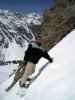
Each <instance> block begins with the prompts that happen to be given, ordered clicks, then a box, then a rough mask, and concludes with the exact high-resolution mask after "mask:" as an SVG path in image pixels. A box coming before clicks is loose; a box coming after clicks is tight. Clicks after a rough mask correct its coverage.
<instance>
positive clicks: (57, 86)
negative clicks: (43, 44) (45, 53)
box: [0, 30, 75, 100]
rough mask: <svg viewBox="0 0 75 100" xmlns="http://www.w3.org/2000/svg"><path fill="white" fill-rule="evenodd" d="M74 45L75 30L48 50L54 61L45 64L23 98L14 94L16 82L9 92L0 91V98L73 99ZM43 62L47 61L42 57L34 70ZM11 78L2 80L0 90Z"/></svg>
mask: <svg viewBox="0 0 75 100" xmlns="http://www.w3.org/2000/svg"><path fill="white" fill-rule="evenodd" d="M74 45H75V30H73V31H72V32H71V33H70V34H69V35H67V36H66V37H65V38H64V39H63V40H62V41H60V42H59V43H58V44H57V45H56V46H55V47H54V48H53V49H52V50H51V51H49V54H51V56H52V57H53V58H54V62H53V63H52V64H48V65H47V66H46V68H45V69H44V70H43V72H42V73H41V75H40V76H39V77H38V78H37V80H36V81H35V82H34V83H33V84H32V85H31V86H30V88H29V89H28V90H27V92H26V95H25V96H24V97H23V98H20V97H19V96H17V95H16V91H17V89H18V88H19V87H18V83H17V84H16V86H15V87H14V88H13V89H12V90H11V91H10V92H9V93H7V94H6V93H4V92H0V97H1V100H10V99H11V100H16V99H17V100H33V99H34V100H41V99H43V100H75V85H74V84H75V78H74V76H75V61H74V59H75V55H74V52H75V46H74ZM45 63H47V60H45V59H43V58H42V59H41V60H40V62H39V63H38V64H37V69H36V72H38V70H39V69H40V68H41V67H42V66H43V65H44V64H45ZM12 78H13V77H12ZM12 78H10V79H9V80H7V81H6V82H4V83H3V84H2V85H1V87H0V90H2V91H3V89H4V88H6V87H7V86H8V85H9V84H10V83H11V80H12ZM4 95H5V96H4Z"/></svg>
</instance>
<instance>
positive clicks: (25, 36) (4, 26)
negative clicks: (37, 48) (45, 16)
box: [0, 10, 41, 48]
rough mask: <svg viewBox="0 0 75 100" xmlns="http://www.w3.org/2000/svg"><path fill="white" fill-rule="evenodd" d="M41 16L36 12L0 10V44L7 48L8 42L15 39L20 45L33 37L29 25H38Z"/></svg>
mask: <svg viewBox="0 0 75 100" xmlns="http://www.w3.org/2000/svg"><path fill="white" fill-rule="evenodd" d="M40 18H41V16H40V15H39V14H36V13H31V14H27V15H25V14H22V13H18V12H11V11H8V10H0V46H2V47H4V48H8V46H9V43H10V42H12V41H13V40H15V41H16V43H17V44H19V45H20V46H21V47H23V46H24V44H25V41H29V40H31V39H33V38H35V37H34V35H33V33H32V30H31V28H30V25H33V24H34V25H40V24H41V20H40Z"/></svg>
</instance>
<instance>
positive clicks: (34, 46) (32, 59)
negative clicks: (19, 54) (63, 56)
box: [19, 37, 53, 87]
mask: <svg viewBox="0 0 75 100" xmlns="http://www.w3.org/2000/svg"><path fill="white" fill-rule="evenodd" d="M41 45H42V41H41V37H38V38H37V39H36V40H35V41H31V42H30V43H29V45H28V48H27V50H26V51H25V56H24V60H25V61H26V62H27V64H26V65H25V71H24V74H23V76H22V77H21V79H20V81H19V86H20V87H26V84H25V83H26V81H27V79H28V78H29V76H30V75H32V74H33V73H34V72H35V68H36V64H37V63H38V61H39V60H40V58H41V57H44V58H46V59H48V60H49V61H50V63H52V62H53V59H52V58H51V57H50V56H49V55H48V53H47V52H46V51H45V50H44V49H43V48H42V47H41Z"/></svg>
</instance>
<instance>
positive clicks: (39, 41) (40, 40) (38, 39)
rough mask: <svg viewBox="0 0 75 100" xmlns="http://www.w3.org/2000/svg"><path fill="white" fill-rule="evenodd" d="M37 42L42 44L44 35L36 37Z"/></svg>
mask: <svg viewBox="0 0 75 100" xmlns="http://www.w3.org/2000/svg"><path fill="white" fill-rule="evenodd" d="M36 43H37V44H38V45H39V46H41V45H42V37H41V36H38V37H36Z"/></svg>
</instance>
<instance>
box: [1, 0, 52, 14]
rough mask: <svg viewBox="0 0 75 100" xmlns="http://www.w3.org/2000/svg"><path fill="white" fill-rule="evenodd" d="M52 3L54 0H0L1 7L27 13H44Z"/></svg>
mask: <svg viewBox="0 0 75 100" xmlns="http://www.w3.org/2000/svg"><path fill="white" fill-rule="evenodd" d="M51 5H52V0H0V9H6V10H12V11H18V12H26V13H29V12H38V13H43V11H44V10H45V9H47V8H49V7H50V6H51Z"/></svg>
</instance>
